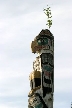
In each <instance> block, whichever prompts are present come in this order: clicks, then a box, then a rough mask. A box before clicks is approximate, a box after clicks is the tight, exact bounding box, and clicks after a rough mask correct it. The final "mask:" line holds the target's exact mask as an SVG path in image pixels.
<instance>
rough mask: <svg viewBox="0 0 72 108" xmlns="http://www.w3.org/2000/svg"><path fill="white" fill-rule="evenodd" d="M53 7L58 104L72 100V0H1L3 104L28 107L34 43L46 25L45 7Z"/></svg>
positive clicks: (66, 106) (63, 106)
mask: <svg viewBox="0 0 72 108" xmlns="http://www.w3.org/2000/svg"><path fill="white" fill-rule="evenodd" d="M47 4H48V5H49V6H50V7H51V10H52V16H53V18H52V20H53V25H52V27H51V32H52V33H53V35H54V39H55V54H54V56H55V69H54V70H55V74H54V75H55V77H54V79H55V84H54V85H55V92H54V108H70V104H71V101H72V48H71V47H72V36H71V34H72V30H71V29H72V0H69V1H68V0H50V1H48V0H33V1H32V0H20V1H19V0H0V108H27V107H28V97H27V95H28V92H29V90H30V86H29V74H30V72H31V71H32V63H33V60H34V59H35V57H36V56H37V55H34V54H32V53H31V49H30V43H31V41H33V39H34V37H35V36H36V35H38V33H39V32H40V31H41V30H42V29H46V28H47V26H46V16H45V14H44V13H43V8H46V6H47Z"/></svg>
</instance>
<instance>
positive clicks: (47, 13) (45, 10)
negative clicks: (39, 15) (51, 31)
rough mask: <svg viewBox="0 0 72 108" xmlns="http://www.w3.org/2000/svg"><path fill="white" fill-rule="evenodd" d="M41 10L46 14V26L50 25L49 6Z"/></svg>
mask: <svg viewBox="0 0 72 108" xmlns="http://www.w3.org/2000/svg"><path fill="white" fill-rule="evenodd" d="M43 11H44V13H45V14H46V16H47V24H46V25H48V27H49V28H50V27H51V25H52V20H51V18H52V15H51V10H50V7H48V5H47V8H46V9H44V10H43Z"/></svg>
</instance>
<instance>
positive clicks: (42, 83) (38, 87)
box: [28, 8, 54, 108]
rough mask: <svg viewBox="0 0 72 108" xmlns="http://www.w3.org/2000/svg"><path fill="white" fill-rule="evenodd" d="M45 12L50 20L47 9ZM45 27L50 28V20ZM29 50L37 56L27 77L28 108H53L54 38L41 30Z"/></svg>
mask: <svg viewBox="0 0 72 108" xmlns="http://www.w3.org/2000/svg"><path fill="white" fill-rule="evenodd" d="M44 11H45V9H44ZM46 12H47V15H48V17H49V18H51V17H50V16H49V14H50V15H51V12H50V10H49V8H47V10H46ZM48 12H50V13H48ZM47 25H48V26H49V28H50V27H51V25H52V21H50V19H49V21H48V24H47ZM31 50H32V53H34V54H35V53H37V54H38V56H37V57H36V59H35V60H34V62H33V71H32V72H31V73H30V75H29V80H30V87H31V91H30V92H29V94H28V97H29V99H28V108H53V93H54V36H53V34H52V33H51V32H50V30H48V29H45V30H44V29H43V30H41V32H40V33H39V34H38V35H37V36H36V37H35V39H34V41H32V43H31Z"/></svg>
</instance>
